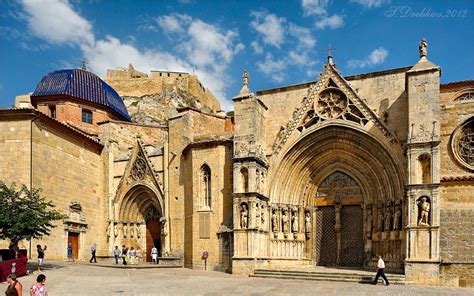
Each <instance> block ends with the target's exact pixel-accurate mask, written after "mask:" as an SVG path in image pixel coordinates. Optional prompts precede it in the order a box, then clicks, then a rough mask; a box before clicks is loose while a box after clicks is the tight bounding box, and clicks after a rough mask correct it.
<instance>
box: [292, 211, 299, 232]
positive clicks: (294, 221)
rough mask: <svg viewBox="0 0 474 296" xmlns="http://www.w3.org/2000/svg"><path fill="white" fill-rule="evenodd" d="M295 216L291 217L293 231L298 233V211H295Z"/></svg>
mask: <svg viewBox="0 0 474 296" xmlns="http://www.w3.org/2000/svg"><path fill="white" fill-rule="evenodd" d="M292 215H293V216H292V217H291V231H292V232H298V210H296V211H293V214H292Z"/></svg>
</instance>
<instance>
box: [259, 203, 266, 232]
mask: <svg viewBox="0 0 474 296" xmlns="http://www.w3.org/2000/svg"><path fill="white" fill-rule="evenodd" d="M260 220H261V221H262V224H261V225H262V228H265V207H264V206H263V205H262V210H261V211H260Z"/></svg>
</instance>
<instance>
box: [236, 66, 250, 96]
mask: <svg viewBox="0 0 474 296" xmlns="http://www.w3.org/2000/svg"><path fill="white" fill-rule="evenodd" d="M249 93H250V89H249V72H248V71H247V70H245V71H244V74H243V75H242V88H241V89H240V92H239V95H246V94H249Z"/></svg>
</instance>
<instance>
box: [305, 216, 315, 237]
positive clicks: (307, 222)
mask: <svg viewBox="0 0 474 296" xmlns="http://www.w3.org/2000/svg"><path fill="white" fill-rule="evenodd" d="M312 228H313V224H312V223H311V213H310V212H306V213H305V216H304V230H305V233H306V237H307V238H310V237H311V230H312Z"/></svg>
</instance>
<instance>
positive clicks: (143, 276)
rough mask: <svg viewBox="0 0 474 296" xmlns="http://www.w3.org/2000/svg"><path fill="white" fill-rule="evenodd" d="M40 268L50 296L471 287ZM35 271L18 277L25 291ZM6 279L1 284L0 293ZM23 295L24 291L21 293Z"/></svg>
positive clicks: (434, 291) (452, 291) (433, 291)
mask: <svg viewBox="0 0 474 296" xmlns="http://www.w3.org/2000/svg"><path fill="white" fill-rule="evenodd" d="M43 273H44V274H45V275H46V277H47V279H46V284H47V287H48V290H49V295H50V296H55V295H94V296H99V295H474V288H445V287H433V286H415V285H409V286H397V285H390V286H382V285H378V286H372V285H366V284H359V283H342V282H341V283H340V282H317V281H304V280H279V279H278V280H277V279H260V278H249V277H244V276H235V275H230V274H225V273H220V272H214V271H197V270H190V269H186V268H152V269H150V268H137V269H120V268H110V267H104V266H94V265H93V264H88V263H81V262H76V263H67V262H49V264H46V265H45V269H44V271H43ZM36 276H37V274H36V273H35V274H30V275H27V276H25V277H22V278H20V282H22V283H23V286H24V288H25V292H27V291H28V288H29V287H30V286H31V285H32V284H33V283H34V281H35V279H36ZM5 290H6V283H2V284H0V294H1V293H3V291H5ZM24 295H27V293H24Z"/></svg>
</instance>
